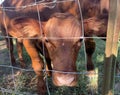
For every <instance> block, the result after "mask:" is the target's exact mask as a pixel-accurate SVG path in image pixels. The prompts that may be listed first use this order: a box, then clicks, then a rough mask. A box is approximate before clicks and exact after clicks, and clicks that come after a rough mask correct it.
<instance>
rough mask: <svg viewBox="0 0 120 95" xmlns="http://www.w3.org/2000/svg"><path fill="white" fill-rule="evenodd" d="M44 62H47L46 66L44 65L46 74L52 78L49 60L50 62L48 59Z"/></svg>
mask: <svg viewBox="0 0 120 95" xmlns="http://www.w3.org/2000/svg"><path fill="white" fill-rule="evenodd" d="M46 61H47V65H46V70H47V74H48V76H52V71H51V70H52V66H51V60H50V58H46Z"/></svg>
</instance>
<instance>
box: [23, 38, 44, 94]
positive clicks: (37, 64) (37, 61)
mask: <svg viewBox="0 0 120 95" xmlns="http://www.w3.org/2000/svg"><path fill="white" fill-rule="evenodd" d="M34 43H35V42H33V43H32V41H31V40H29V39H25V40H23V44H24V47H25V49H26V51H27V53H28V54H29V56H30V58H31V60H32V67H33V69H34V71H35V73H36V74H37V77H38V84H37V88H38V94H39V95H45V92H46V86H45V81H44V79H43V78H44V76H43V72H42V70H43V67H44V66H43V65H44V64H43V60H42V58H41V57H40V56H39V52H38V51H37V49H36V48H35V46H34Z"/></svg>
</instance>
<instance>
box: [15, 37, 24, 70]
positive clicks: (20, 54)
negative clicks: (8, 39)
mask: <svg viewBox="0 0 120 95" xmlns="http://www.w3.org/2000/svg"><path fill="white" fill-rule="evenodd" d="M16 43H17V52H18V56H19V61H20V66H21V67H22V68H25V67H26V65H25V61H24V59H23V51H22V50H23V43H22V40H21V39H17V41H16Z"/></svg>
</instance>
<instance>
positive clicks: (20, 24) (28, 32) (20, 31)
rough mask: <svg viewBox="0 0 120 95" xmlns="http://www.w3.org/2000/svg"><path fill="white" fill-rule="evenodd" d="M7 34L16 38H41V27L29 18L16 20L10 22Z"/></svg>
mask: <svg viewBox="0 0 120 95" xmlns="http://www.w3.org/2000/svg"><path fill="white" fill-rule="evenodd" d="M8 30H9V31H8V32H9V34H10V35H11V36H13V37H16V38H29V37H30V38H31V37H37V36H41V33H42V31H41V30H42V27H41V25H40V23H39V22H38V21H37V20H34V19H31V18H16V19H13V20H11V22H10V26H9V29H8Z"/></svg>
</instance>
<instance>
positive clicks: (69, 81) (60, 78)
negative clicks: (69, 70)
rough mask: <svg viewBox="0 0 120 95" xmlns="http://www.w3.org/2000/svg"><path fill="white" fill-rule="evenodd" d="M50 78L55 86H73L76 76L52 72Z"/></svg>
mask: <svg viewBox="0 0 120 95" xmlns="http://www.w3.org/2000/svg"><path fill="white" fill-rule="evenodd" d="M52 79H53V83H54V85H55V86H68V87H73V86H76V85H77V81H78V76H77V75H76V74H61V73H53V75H52Z"/></svg>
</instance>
